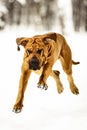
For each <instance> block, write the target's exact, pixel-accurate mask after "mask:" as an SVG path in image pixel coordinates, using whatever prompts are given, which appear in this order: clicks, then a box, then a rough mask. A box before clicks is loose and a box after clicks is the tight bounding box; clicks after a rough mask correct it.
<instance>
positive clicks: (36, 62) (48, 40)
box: [16, 33, 56, 70]
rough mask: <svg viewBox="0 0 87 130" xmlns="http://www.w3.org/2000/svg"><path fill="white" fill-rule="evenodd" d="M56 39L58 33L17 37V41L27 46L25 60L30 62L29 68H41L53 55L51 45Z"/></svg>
mask: <svg viewBox="0 0 87 130" xmlns="http://www.w3.org/2000/svg"><path fill="white" fill-rule="evenodd" d="M55 40H56V33H52V34H47V35H38V36H34V37H32V38H25V37H22V38H17V39H16V43H17V44H18V50H20V47H19V45H22V46H23V47H24V48H25V53H24V61H25V62H27V63H28V64H29V69H31V70H39V69H40V68H41V67H42V66H43V65H44V64H46V62H47V57H49V56H50V55H51V47H52V44H53V42H55Z"/></svg>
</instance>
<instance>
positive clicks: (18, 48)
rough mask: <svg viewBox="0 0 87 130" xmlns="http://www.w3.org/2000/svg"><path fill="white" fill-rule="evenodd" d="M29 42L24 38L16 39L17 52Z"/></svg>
mask: <svg viewBox="0 0 87 130" xmlns="http://www.w3.org/2000/svg"><path fill="white" fill-rule="evenodd" d="M27 42H28V40H27V39H26V38H24V37H21V38H17V39H16V43H17V45H18V47H17V50H18V51H20V47H19V46H20V45H22V46H23V47H25V46H26V44H27Z"/></svg>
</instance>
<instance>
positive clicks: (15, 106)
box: [12, 104, 23, 113]
mask: <svg viewBox="0 0 87 130" xmlns="http://www.w3.org/2000/svg"><path fill="white" fill-rule="evenodd" d="M22 107H23V105H19V104H15V105H14V107H13V110H12V112H14V113H20V112H21V111H22Z"/></svg>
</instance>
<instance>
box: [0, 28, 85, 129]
mask: <svg viewBox="0 0 87 130" xmlns="http://www.w3.org/2000/svg"><path fill="white" fill-rule="evenodd" d="M42 33H44V32H42ZM35 34H40V32H35V31H31V30H29V29H27V28H26V29H24V28H23V27H22V28H21V29H20V28H18V27H17V28H16V27H14V29H12V28H8V29H7V30H5V31H1V32H0V130H87V58H86V56H87V33H75V32H73V33H71V34H70V35H67V36H65V37H66V40H67V41H68V44H69V46H70V47H71V50H72V55H73V60H75V61H80V65H76V66H73V77H74V81H75V84H76V85H77V87H78V88H79V91H80V94H79V95H78V96H76V95H73V94H72V93H71V91H70V89H69V84H68V81H67V77H66V74H65V73H64V72H63V70H62V68H61V64H60V62H59V61H58V62H57V63H56V64H55V65H54V69H57V70H59V71H60V78H61V82H62V84H63V86H64V92H63V93H62V94H58V92H57V89H56V84H55V81H54V80H53V79H52V78H51V77H49V79H48V80H47V83H48V90H47V91H45V90H41V89H39V88H37V82H38V78H39V76H38V75H36V74H34V73H33V74H32V75H31V77H30V80H29V82H28V86H27V89H26V92H25V98H24V107H23V110H22V112H21V113H19V114H15V113H13V112H12V108H13V105H14V103H15V100H16V96H17V92H18V84H19V78H20V74H21V64H22V59H23V53H24V49H23V47H21V50H20V52H18V51H17V49H16V48H17V45H16V42H15V40H16V38H17V37H22V36H23V37H24V36H26V37H27V36H28V37H31V36H33V35H35Z"/></svg>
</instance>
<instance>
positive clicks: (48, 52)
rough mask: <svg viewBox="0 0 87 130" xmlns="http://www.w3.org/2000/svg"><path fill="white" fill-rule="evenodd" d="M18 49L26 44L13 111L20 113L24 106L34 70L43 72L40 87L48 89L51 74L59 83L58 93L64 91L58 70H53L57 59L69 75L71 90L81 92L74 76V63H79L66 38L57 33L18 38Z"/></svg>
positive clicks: (76, 92)
mask: <svg viewBox="0 0 87 130" xmlns="http://www.w3.org/2000/svg"><path fill="white" fill-rule="evenodd" d="M16 42H17V44H18V49H20V48H19V46H20V45H22V46H24V48H25V53H24V58H23V63H22V74H21V77H20V82H19V91H18V96H17V99H16V103H15V105H14V107H13V111H14V112H16V113H18V112H20V111H21V109H22V107H23V98H24V92H25V89H26V86H27V82H28V79H29V77H30V74H31V72H32V71H34V72H38V71H39V73H40V74H41V76H40V79H39V81H38V87H39V88H41V87H42V88H43V89H45V90H46V89H47V88H48V86H47V84H46V81H47V79H48V77H49V76H52V77H53V78H54V79H55V81H56V85H57V90H58V93H62V92H63V85H62V83H61V81H60V78H59V74H60V72H59V71H57V70H52V67H53V65H54V63H55V62H56V60H57V59H59V60H60V62H61V65H62V68H63V70H64V72H65V73H66V75H67V78H68V82H69V85H70V90H71V92H72V93H73V94H76V95H77V94H79V90H78V88H77V87H76V85H75V84H74V80H73V77H72V64H79V62H74V61H73V60H72V53H71V49H70V47H69V46H68V44H67V42H66V40H65V38H64V37H63V36H62V35H60V34H57V33H47V34H44V35H37V36H34V37H32V38H25V37H22V38H17V39H16Z"/></svg>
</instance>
